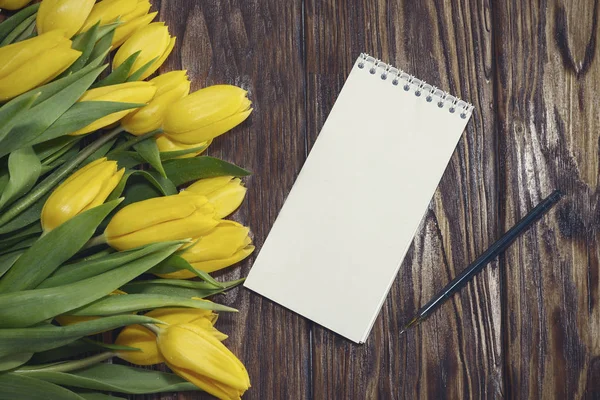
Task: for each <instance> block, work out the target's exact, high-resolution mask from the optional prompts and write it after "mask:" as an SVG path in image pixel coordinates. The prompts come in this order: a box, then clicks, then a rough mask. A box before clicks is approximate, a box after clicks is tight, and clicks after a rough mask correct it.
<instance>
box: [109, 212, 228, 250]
mask: <svg viewBox="0 0 600 400" xmlns="http://www.w3.org/2000/svg"><path fill="white" fill-rule="evenodd" d="M218 223H219V222H218V221H217V220H216V219H214V218H213V216H212V215H207V214H205V213H201V212H195V213H193V214H192V215H190V216H189V217H187V218H185V219H181V220H174V221H168V222H163V223H161V224H157V225H153V226H150V227H148V228H144V229H140V230H137V231H135V232H133V233H130V234H127V235H123V236H118V237H108V238H107V240H108V244H109V245H110V246H111V247H113V248H115V249H117V250H120V251H122V250H128V249H133V248H135V247H140V246H144V245H147V244H150V243H156V242H163V241H170V240H183V239H188V238H192V237H195V236H199V235H202V234H204V233H206V232H208V231H210V230H211V229H213V228H214V227H215V226H217V224H218Z"/></svg>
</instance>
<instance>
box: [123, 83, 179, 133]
mask: <svg viewBox="0 0 600 400" xmlns="http://www.w3.org/2000/svg"><path fill="white" fill-rule="evenodd" d="M150 83H152V84H154V86H155V87H156V94H155V95H154V98H153V99H152V100H151V101H150V102H149V103H148V105H147V106H145V107H142V108H140V109H137V110H135V111H133V112H132V113H130V114H129V115H127V116H126V117H125V118H123V121H121V126H123V128H125V130H126V131H127V132H129V133H131V134H133V135H136V136H139V135H143V134H145V133H148V132H151V131H153V130H155V129H158V128H160V127H161V126H162V124H163V119H164V116H165V112H166V110H167V107H168V106H169V105H171V104H172V103H173V102H175V101H177V100H179V99H181V98H182V97H183V96H186V95H187V94H188V93H189V92H190V81H189V80H188V78H187V75H186V71H172V72H168V73H166V74H163V75H159V76H157V77H156V78H154V79H152V80H150Z"/></svg>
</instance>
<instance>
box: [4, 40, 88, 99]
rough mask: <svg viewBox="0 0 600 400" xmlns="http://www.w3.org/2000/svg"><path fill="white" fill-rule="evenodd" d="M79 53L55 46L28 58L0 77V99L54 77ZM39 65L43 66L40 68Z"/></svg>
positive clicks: (76, 57) (24, 90)
mask: <svg viewBox="0 0 600 400" xmlns="http://www.w3.org/2000/svg"><path fill="white" fill-rule="evenodd" d="M80 55H81V52H80V51H77V50H73V49H71V48H70V47H63V46H56V47H54V48H53V49H50V50H47V51H44V52H42V53H40V54H38V55H36V56H34V57H32V58H30V59H29V60H28V61H27V62H26V63H25V64H23V65H22V66H21V67H20V68H18V69H17V70H15V71H13V72H11V73H9V74H8V75H6V76H5V77H3V78H1V79H0V101H5V100H8V99H11V98H13V97H15V96H18V95H20V94H22V93H25V92H26V91H28V90H31V89H33V88H35V87H37V86H39V85H43V84H44V83H46V82H48V81H50V80H52V79H54V78H55V77H56V76H58V75H59V74H60V73H61V72H63V71H64V70H66V69H67V68H69V66H70V65H71V64H73V63H74V62H75V60H77V59H78V58H79V56H80ZM40 65H43V66H44V68H40Z"/></svg>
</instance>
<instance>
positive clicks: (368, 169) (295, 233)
mask: <svg viewBox="0 0 600 400" xmlns="http://www.w3.org/2000/svg"><path fill="white" fill-rule="evenodd" d="M472 109H473V106H472V105H471V104H469V103H467V102H465V101H463V100H460V99H458V98H457V97H455V96H453V95H451V94H449V93H447V92H445V91H443V90H440V89H438V88H436V87H435V86H432V85H430V84H427V83H426V82H424V81H422V80H420V79H417V78H416V77H414V76H412V75H410V74H408V73H406V72H404V71H402V70H400V69H397V68H395V67H392V66H391V65H389V64H386V63H384V62H381V61H379V60H377V59H375V58H373V57H371V56H368V55H366V54H361V55H360V57H358V59H357V60H356V62H355V64H354V66H353V68H352V71H351V72H350V75H349V76H348V79H347V80H346V83H345V84H344V87H343V88H342V91H341V92H340V94H339V96H338V98H337V100H336V102H335V105H334V106H333V108H332V110H331V112H330V114H329V116H328V117H327V121H326V122H325V124H324V125H323V128H322V129H321V132H320V133H319V136H318V138H317V140H316V142H315V144H314V146H313V148H312V150H311V151H310V154H309V156H308V158H307V159H306V162H305V164H304V166H303V167H302V170H301V172H300V174H299V175H298V178H297V179H296V182H295V183H294V186H293V188H292V189H291V191H290V193H289V195H288V197H287V199H286V201H285V203H284V205H283V207H282V209H281V211H280V212H279V215H278V217H277V219H276V221H275V223H274V225H273V227H272V228H271V231H270V233H269V235H268V237H267V239H266V241H265V243H264V244H263V246H262V249H261V250H260V253H259V254H258V257H257V258H256V261H255V262H254V265H253V266H252V269H251V270H250V273H249V275H248V278H247V280H246V282H245V284H244V286H245V287H247V288H249V289H251V290H253V291H254V292H256V293H258V294H260V295H263V296H265V297H267V298H269V299H271V300H273V301H275V302H277V303H279V304H280V305H282V306H284V307H286V308H288V309H290V310H292V311H294V312H297V313H298V314H300V315H303V316H304V317H306V318H308V319H310V320H312V321H314V322H316V323H318V324H320V325H322V326H324V327H326V328H328V329H330V330H332V331H334V332H337V333H338V334H340V335H342V336H344V337H346V338H348V339H350V340H352V341H354V342H357V343H363V342H364V341H365V340H366V339H367V337H368V335H369V332H370V331H371V328H372V326H373V324H374V322H375V320H376V318H377V315H378V313H379V311H380V309H381V306H382V305H383V302H384V301H385V298H386V296H387V293H388V291H389V289H390V287H391V285H392V283H393V281H394V278H395V276H396V274H397V273H398V269H399V268H400V265H401V264H402V260H403V258H404V256H405V255H406V252H407V251H408V249H409V247H410V244H411V242H412V240H413V236H414V234H415V231H416V230H417V228H418V226H419V223H420V221H421V219H422V218H423V215H424V214H425V212H426V210H427V207H428V205H429V202H430V201H431V198H432V196H433V194H434V192H435V190H436V187H437V186H438V184H439V181H440V179H441V177H442V175H443V173H444V170H445V168H446V166H447V164H448V161H449V160H450V157H451V156H452V153H453V151H454V148H455V147H456V144H457V142H458V140H459V138H460V136H461V134H462V132H463V130H464V128H465V125H466V123H467V121H468V120H469V118H470V117H471V113H472ZM399 329H400V327H398V330H399Z"/></svg>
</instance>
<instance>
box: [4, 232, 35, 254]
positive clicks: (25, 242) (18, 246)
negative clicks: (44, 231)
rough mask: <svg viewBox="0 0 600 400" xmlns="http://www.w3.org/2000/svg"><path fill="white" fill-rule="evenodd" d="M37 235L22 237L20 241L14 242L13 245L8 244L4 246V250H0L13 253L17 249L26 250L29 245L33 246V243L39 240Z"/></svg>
mask: <svg viewBox="0 0 600 400" xmlns="http://www.w3.org/2000/svg"><path fill="white" fill-rule="evenodd" d="M37 239H38V238H37V237H35V236H34V237H29V238H27V239H21V240H20V241H18V242H16V243H14V244H13V245H12V246H7V247H6V248H3V249H2V250H0V254H6V253H11V252H13V251H17V250H24V249H27V248H29V247H31V245H33V244H34V243H35V242H36V241H37Z"/></svg>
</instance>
